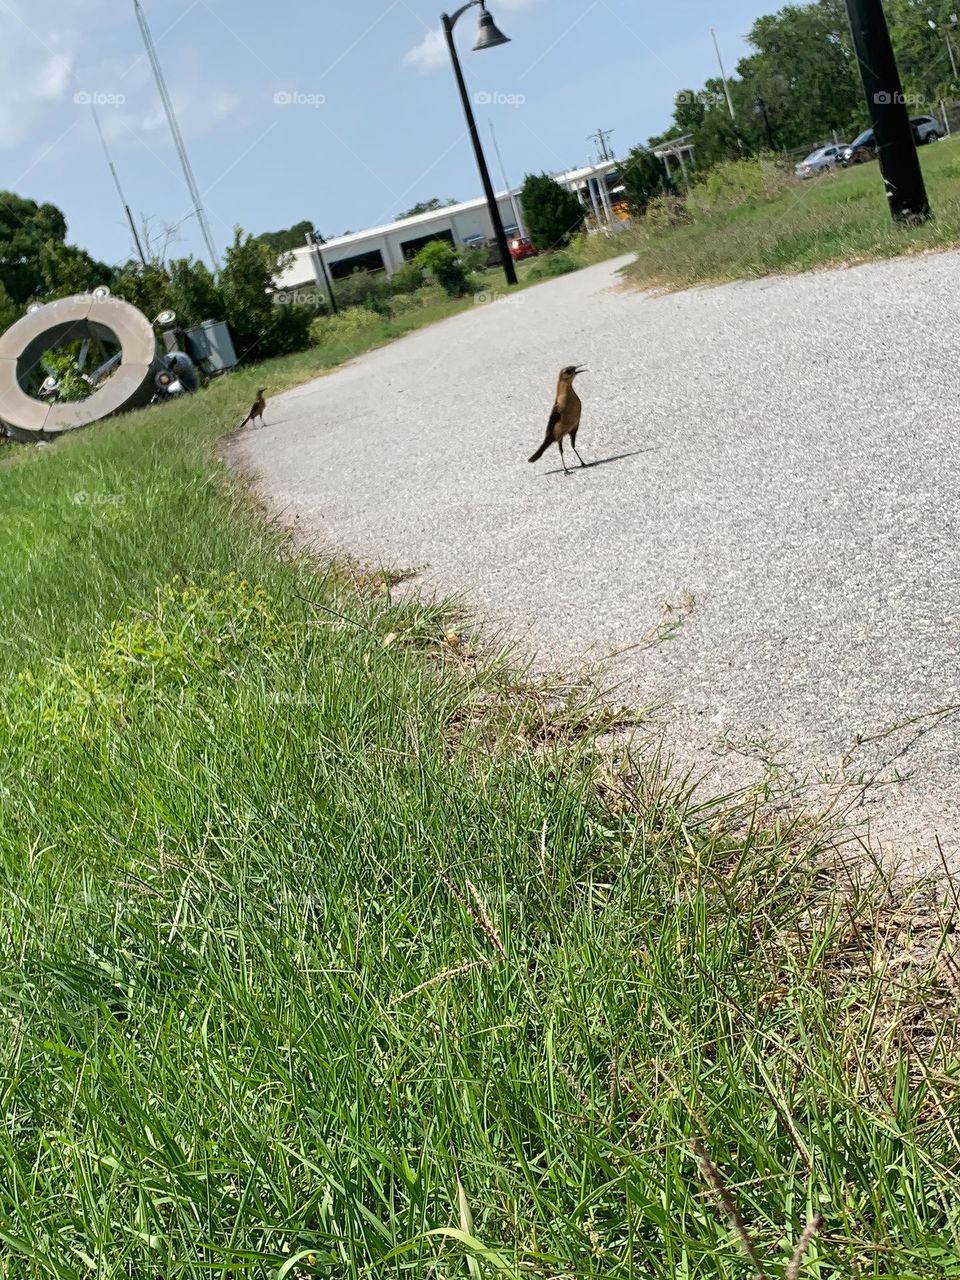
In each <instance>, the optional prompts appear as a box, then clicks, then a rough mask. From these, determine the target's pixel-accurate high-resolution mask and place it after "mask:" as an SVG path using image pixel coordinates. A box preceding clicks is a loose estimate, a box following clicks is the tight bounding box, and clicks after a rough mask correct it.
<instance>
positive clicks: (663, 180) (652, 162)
mask: <svg viewBox="0 0 960 1280" xmlns="http://www.w3.org/2000/svg"><path fill="white" fill-rule="evenodd" d="M620 175H621V177H622V178H623V189H624V194H625V195H626V199H627V207H628V208H629V210H630V212H631V213H632V214H633V215H634V216H635V217H642V216H643V215H644V214H645V213H646V211H647V205H648V204H649V203H650V201H651V200H655V199H656V198H657V197H658V196H667V195H675V194H676V190H677V188H676V184H675V182H674V181H673V178H671V177H668V176H667V171H666V169H665V167H664V164H663V161H662V160H658V159H657V157H656V156H655V155H654V154H653V152H652V151H648V150H647V148H646V147H633V148H632V149H631V150H630V151H629V152H628V153H627V158H626V160H625V161H624V163H623V164H622V166H621V168H620Z"/></svg>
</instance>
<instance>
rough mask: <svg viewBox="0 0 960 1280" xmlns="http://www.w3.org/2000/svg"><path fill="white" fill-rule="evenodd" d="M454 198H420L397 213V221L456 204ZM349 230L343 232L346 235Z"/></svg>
mask: <svg viewBox="0 0 960 1280" xmlns="http://www.w3.org/2000/svg"><path fill="white" fill-rule="evenodd" d="M456 203H457V202H456V200H454V199H453V197H452V196H451V198H450V199H449V200H441V199H439V198H438V197H437V196H433V197H432V199H430V200H421V201H420V203H419V204H415V205H414V206H413V208H412V209H408V210H407V211H406V213H398V214H397V221H398V222H402V221H403V219H404V218H415V217H416V216H417V214H418V213H433V211H434V210H435V209H446V208H448V207H449V206H450V205H452V204H456ZM348 234H349V232H344V235H348Z"/></svg>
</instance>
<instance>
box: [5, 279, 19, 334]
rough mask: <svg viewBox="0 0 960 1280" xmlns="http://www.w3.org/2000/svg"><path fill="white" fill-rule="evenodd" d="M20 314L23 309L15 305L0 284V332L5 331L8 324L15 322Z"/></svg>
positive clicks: (8, 326)
mask: <svg viewBox="0 0 960 1280" xmlns="http://www.w3.org/2000/svg"><path fill="white" fill-rule="evenodd" d="M22 315H23V309H22V308H21V307H18V306H17V304H16V303H15V302H14V300H13V299H12V298H11V297H10V295H9V293H7V291H6V289H5V288H4V287H3V285H2V284H0V333H6V331H7V330H8V329H9V328H10V326H11V325H12V324H16V322H17V321H18V320H19V319H20V317H21V316H22Z"/></svg>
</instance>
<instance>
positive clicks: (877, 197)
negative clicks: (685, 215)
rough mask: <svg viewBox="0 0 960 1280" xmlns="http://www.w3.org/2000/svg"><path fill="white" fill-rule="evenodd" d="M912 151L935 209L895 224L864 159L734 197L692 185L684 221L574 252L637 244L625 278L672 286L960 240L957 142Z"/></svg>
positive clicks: (598, 253) (592, 255)
mask: <svg viewBox="0 0 960 1280" xmlns="http://www.w3.org/2000/svg"><path fill="white" fill-rule="evenodd" d="M919 155H920V159H921V163H922V166H923V171H924V177H925V180H926V185H927V192H928V195H929V198H930V203H931V206H932V208H933V211H934V217H933V219H932V220H931V221H930V222H928V223H926V224H925V225H924V226H921V227H913V228H911V227H905V226H900V225H896V224H894V222H893V220H892V219H891V217H890V214H889V212H888V209H887V201H886V197H885V195H884V191H883V184H882V181H881V178H880V173H879V168H878V166H877V165H876V164H875V163H868V164H864V165H860V166H857V167H856V168H853V169H848V170H842V169H840V170H837V171H836V172H834V173H832V174H827V175H824V176H822V177H819V178H814V179H810V180H808V181H806V182H798V181H795V180H793V179H792V178H790V179H787V178H785V179H784V180H783V181H782V182H779V183H776V184H773V185H772V187H771V190H770V192H769V193H768V198H762V197H759V198H758V197H756V196H754V197H749V196H747V197H746V198H745V199H744V202H743V203H738V204H734V203H732V201H717V202H711V201H710V200H709V199H706V200H704V199H703V198H702V196H701V195H700V191H699V189H698V188H695V189H694V198H693V200H692V202H691V211H692V214H693V221H692V222H690V223H689V224H687V225H681V226H669V227H652V226H650V225H648V224H645V223H641V224H640V226H639V228H638V229H632V230H630V231H628V232H626V233H624V234H621V235H620V236H616V237H612V238H611V239H610V240H607V239H606V238H605V237H603V238H602V237H595V236H594V237H590V241H589V242H588V243H587V244H585V245H583V246H582V247H581V249H580V253H579V257H580V260H581V261H590V260H597V259H599V258H601V257H607V256H610V255H611V254H613V253H621V252H627V251H636V255H637V257H636V261H635V262H634V263H632V264H631V265H630V266H629V268H628V269H627V273H626V274H627V278H628V279H629V280H630V281H631V282H632V283H634V284H637V285H641V286H644V287H654V288H671V289H674V288H687V287H689V286H691V285H701V284H717V283H720V282H723V281H727V280H740V279H750V278H754V277H759V276H766V275H772V274H777V273H780V272H796V271H808V270H811V269H813V268H819V267H830V266H842V265H849V264H854V263H859V262H867V261H871V260H875V259H879V258H891V257H896V256H898V255H900V254H911V253H923V252H926V251H929V250H934V249H945V248H952V247H955V246H957V245H960V143H958V142H956V141H953V140H950V141H945V142H941V143H939V144H938V145H937V146H928V147H922V148H921V149H920V152H919ZM593 241H596V242H597V243H596V244H594V243H592V242H593Z"/></svg>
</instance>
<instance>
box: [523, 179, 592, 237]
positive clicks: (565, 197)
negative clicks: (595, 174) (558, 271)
mask: <svg viewBox="0 0 960 1280" xmlns="http://www.w3.org/2000/svg"><path fill="white" fill-rule="evenodd" d="M520 200H521V203H522V204H523V212H524V216H525V217H526V222H527V232H528V234H529V236H530V240H531V242H532V243H533V244H535V245H536V247H537V248H538V249H562V248H563V247H564V245H566V244H568V243H569V242H570V237H571V236H575V235H576V234H577V232H578V231H580V230H582V228H583V223H584V218H585V217H586V214H585V213H584V209H583V205H581V203H580V201H579V200H578V199H577V197H576V196H575V195H574V194H573V192H572V191H568V190H567V189H566V187H561V186H560V184H559V182H555V181H554V180H553V178H551V177H550V175H549V174H548V173H541V174H532V173H528V174H527V176H526V178H525V180H524V183H523V190H522V192H521V193H520Z"/></svg>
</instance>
